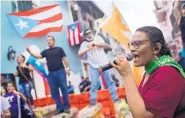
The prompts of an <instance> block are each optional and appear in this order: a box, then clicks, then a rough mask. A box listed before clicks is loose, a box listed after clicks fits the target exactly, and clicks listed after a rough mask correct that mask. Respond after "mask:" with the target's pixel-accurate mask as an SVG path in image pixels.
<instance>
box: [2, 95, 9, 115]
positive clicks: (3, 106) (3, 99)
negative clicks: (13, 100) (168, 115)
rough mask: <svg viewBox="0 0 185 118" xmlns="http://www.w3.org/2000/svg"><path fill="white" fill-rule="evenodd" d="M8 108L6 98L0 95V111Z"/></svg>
mask: <svg viewBox="0 0 185 118" xmlns="http://www.w3.org/2000/svg"><path fill="white" fill-rule="evenodd" d="M9 108H10V104H9V102H8V100H7V99H6V98H5V97H2V96H1V113H3V111H4V110H7V109H9Z"/></svg>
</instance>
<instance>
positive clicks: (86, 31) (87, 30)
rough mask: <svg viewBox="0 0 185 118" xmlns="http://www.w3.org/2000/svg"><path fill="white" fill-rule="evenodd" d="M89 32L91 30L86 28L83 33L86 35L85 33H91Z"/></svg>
mask: <svg viewBox="0 0 185 118" xmlns="http://www.w3.org/2000/svg"><path fill="white" fill-rule="evenodd" d="M91 32H92V30H90V29H86V30H85V31H84V33H83V35H84V36H85V35H87V34H89V33H91Z"/></svg>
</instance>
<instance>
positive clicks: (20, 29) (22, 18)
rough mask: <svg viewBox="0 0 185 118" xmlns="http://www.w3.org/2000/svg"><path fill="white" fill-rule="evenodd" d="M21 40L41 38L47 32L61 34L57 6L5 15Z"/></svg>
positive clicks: (60, 14) (59, 12)
mask: <svg viewBox="0 0 185 118" xmlns="http://www.w3.org/2000/svg"><path fill="white" fill-rule="evenodd" d="M7 16H8V19H9V20H10V22H11V24H12V25H13V27H14V28H15V29H16V31H17V33H18V34H19V35H20V36H21V38H28V37H41V36H44V35H46V34H48V33H49V32H61V31H62V27H63V16H62V13H61V9H60V6H59V5H58V4H54V5H49V6H44V7H40V8H38V9H33V10H28V11H23V12H15V13H10V14H7Z"/></svg>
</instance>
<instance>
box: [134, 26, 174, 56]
mask: <svg viewBox="0 0 185 118" xmlns="http://www.w3.org/2000/svg"><path fill="white" fill-rule="evenodd" d="M137 31H139V32H144V33H146V34H147V36H148V37H149V39H150V41H151V43H152V46H154V47H156V44H157V43H160V44H161V46H162V47H161V50H160V51H159V53H158V54H157V56H158V57H160V56H163V55H169V56H171V53H170V49H169V48H168V47H167V44H166V41H165V39H164V36H163V33H162V31H161V30H160V29H159V28H157V27H154V26H144V27H141V28H138V29H137V30H136V32H137Z"/></svg>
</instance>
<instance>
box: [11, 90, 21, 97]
mask: <svg viewBox="0 0 185 118" xmlns="http://www.w3.org/2000/svg"><path fill="white" fill-rule="evenodd" d="M13 93H14V94H16V95H17V96H20V94H21V93H20V92H18V91H16V90H14V91H13Z"/></svg>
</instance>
